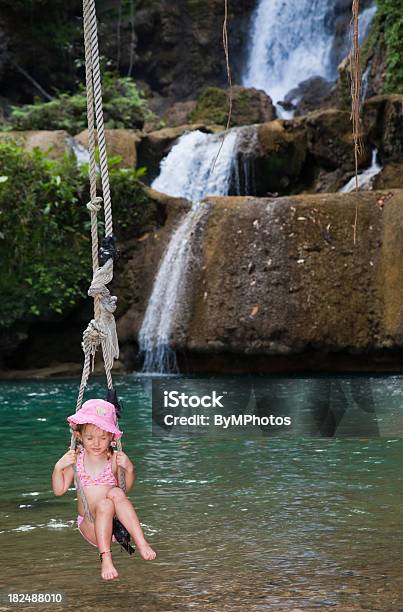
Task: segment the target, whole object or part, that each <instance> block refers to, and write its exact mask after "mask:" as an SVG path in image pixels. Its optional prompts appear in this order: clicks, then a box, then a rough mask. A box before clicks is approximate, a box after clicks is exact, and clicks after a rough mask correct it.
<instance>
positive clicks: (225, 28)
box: [211, 0, 234, 172]
mask: <svg viewBox="0 0 403 612" xmlns="http://www.w3.org/2000/svg"><path fill="white" fill-rule="evenodd" d="M222 43H223V47H224V55H225V66H226V70H227V80H228V87H229V102H228V116H227V124H226V126H225V130H226V131H227V130H228V129H229V127H230V125H231V118H232V105H233V97H234V92H233V87H232V74H231V66H230V63H229V49H228V0H224V21H223V26H222ZM225 137H226V134H224V136H223V139H222V140H221V144H220V147H219V149H218V152H217V155H216V158H215V160H214V162H213V166H212V168H211V172H213V171H214V168H215V165H216V163H217V160H218V157H219V155H220V153H221V149H222V148H223V146H224V140H225Z"/></svg>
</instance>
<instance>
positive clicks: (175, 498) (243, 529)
mask: <svg viewBox="0 0 403 612" xmlns="http://www.w3.org/2000/svg"><path fill="white" fill-rule="evenodd" d="M298 380H299V382H298V384H297V382H296V381H297V379H295V380H293V381H291V379H290V380H289V381H288V382H287V379H284V387H283V391H284V393H285V394H287V389H288V394H289V399H290V400H292V399H293V394H295V397H294V400H295V402H296V403H298V398H299V397H300V396H301V393H303V389H304V385H303V384H302V383H301V380H302V379H298ZM322 380H324V379H322ZM349 381H350V382H349ZM229 382H231V381H230V380H229V379H226V384H228V383H229ZM235 382H236V381H233V384H235ZM252 383H253V387H254V389H255V393H256V402H257V404H258V403H259V401H261V400H262V397H264V396H265V393H266V391H265V383H267V385H266V386H267V388H269V386H270V379H268V378H267V379H266V378H259V379H255V380H253V381H252ZM339 383H340V385H341V386H340V385H339V391H340V389H342V391H343V393H344V394H345V395H346V397H347V396H348V397H350V398H351V397H352V396H353V395H354V394H356V398H357V401H358V400H359V401H360V402H361V405H362V404H363V402H364V397H365V396H368V394H365V393H364V391H363V390H362V388H361V389H357V388H356V389H355V390H354V389H352V387H351V384H350V383H351V380H350V379H340V381H339ZM118 384H119V390H120V394H121V396H122V399H123V403H124V414H123V418H122V421H121V425H122V428H123V430H124V432H125V435H124V445H125V449H126V451H127V453H128V454H129V456H131V457H133V458H134V459H135V462H136V465H137V470H138V483H137V485H136V488H135V492H134V493H133V494H132V495H131V497H132V499H133V501H134V504H135V506H136V507H137V509H138V512H139V515H140V518H141V520H142V522H143V525H144V530H145V532H146V534H147V536H148V537H149V539H150V542H151V544H152V545H153V546H155V548H156V549H157V551H158V558H157V560H156V561H155V562H154V563H148V564H147V563H145V562H143V561H141V560H140V559H139V558H138V557H137V556H136V558H134V559H133V558H129V557H128V556H127V555H126V554H123V553H120V551H119V549H116V553H115V559H116V565H117V568H118V570H119V573H120V579H119V581H116V582H114V583H108V584H103V583H102V582H101V581H100V579H99V576H98V573H99V562H98V561H97V557H96V553H95V552H94V549H92V548H91V547H89V546H88V545H87V544H86V543H85V542H84V540H83V539H82V538H81V537H80V536H79V534H78V532H77V530H76V529H75V525H74V517H75V514H76V510H75V502H74V498H75V492H74V491H71V492H69V493H67V494H66V495H65V496H64V497H59V498H56V497H54V496H53V495H52V493H51V488H50V472H51V469H52V467H53V464H54V462H55V461H56V460H57V458H58V457H59V456H60V455H61V454H62V453H63V452H64V450H65V449H66V447H67V445H68V442H69V434H68V429H67V427H65V418H66V416H67V415H68V414H70V412H71V409H72V406H74V403H75V393H76V390H77V384H76V382H67V381H63V382H57V383H56V382H35V383H34V382H32V383H2V384H1V385H0V396H1V408H0V410H1V411H2V420H1V422H2V431H3V437H2V444H1V446H0V453H1V463H0V465H1V469H2V474H1V476H2V483H3V490H2V496H1V502H0V509H1V523H0V546H1V550H2V555H3V559H4V560H5V563H3V569H2V574H1V577H0V580H1V590H2V592H3V593H4V590H5V589H10V590H12V591H22V590H23V591H26V590H36V591H42V592H49V591H56V592H62V593H63V594H64V595H65V598H66V606H64V607H63V608H60V609H66V608H67V609H71V610H73V609H74V610H75V609H76V608H77V606H80V608H81V609H83V610H93V609H95V608H99V607H101V609H103V607H102V606H103V605H105V607H106V606H107V607H108V609H111V610H142V609H144V610H145V609H146V608H147V609H148V610H165V611H167V610H187V609H196V610H262V609H267V610H296V609H304V610H305V609H306V610H312V609H319V610H322V609H327V608H329V609H330V608H331V609H333V610H343V611H345V610H350V609H351V610H361V609H362V610H397V609H399V603H398V602H399V601H401V592H402V578H401V571H400V570H401V567H402V561H403V553H402V541H401V540H402V537H401V531H400V530H401V503H402V484H403V483H402V473H401V455H402V441H401V440H400V439H397V438H396V439H394V438H393V437H392V436H391V437H390V438H383V439H382V438H375V439H367V438H362V439H356V440H348V439H336V440H334V439H325V438H312V439H308V438H307V439H298V438H288V439H284V438H268V437H265V436H262V437H261V438H260V439H257V438H254V439H248V438H243V439H239V438H235V437H234V438H233V439H231V438H228V437H227V438H226V439H220V440H207V439H205V438H203V437H193V438H187V439H181V440H167V439H162V438H152V437H151V408H150V399H149V390H148V389H149V384H150V383H149V381H145V380H141V379H134V378H131V377H127V378H124V379H123V378H122V379H121V380H120V381H119V383H118ZM318 384H319V383H318ZM323 384H324V383H323V382H321V383H320V385H321V386H322V387H323ZM353 386H354V385H353ZM324 387H325V391H326V388H327V385H326V384H324ZM401 387H402V378H401V377H379V378H373V379H371V388H372V402H373V403H372V408H371V406H370V405H369V404H368V406H367V408H368V410H373V409H376V410H378V409H379V408H382V406H383V407H386V406H388V405H389V406H390V407H391V408H393V409H394V410H395V411H397V410H398V409H399V408H400V406H401V404H402V395H403V392H402V390H401ZM346 389H347V391H346ZM296 390H298V392H297V391H296ZM91 392H92V393H96V394H100V393H102V387H101V386H100V385H99V384H98V383H95V384H94V383H93V385H92V389H91V390H90V393H91ZM331 392H332V393H334V389H333V390H331ZM357 393H358V394H359V393H361V394H363V395H361V397H358V395H357ZM88 396H89V395H88ZM270 397H271V396H270ZM285 399H286V396H284V397H283V401H285ZM271 401H272V400H271ZM278 401H280V400H278ZM291 403H292V401H291ZM364 403H365V402H364ZM389 426H390V424H389V425H388V427H389ZM384 427H385V425H384V423H383V424H381V428H384ZM2 609H3V608H2ZM36 609H38V608H36ZM41 609H45V608H44V607H42V608H41ZM49 609H52V610H55V609H58V608H57V606H53V607H52V608H50V607H49Z"/></svg>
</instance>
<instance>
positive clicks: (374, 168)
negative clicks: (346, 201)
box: [340, 149, 382, 193]
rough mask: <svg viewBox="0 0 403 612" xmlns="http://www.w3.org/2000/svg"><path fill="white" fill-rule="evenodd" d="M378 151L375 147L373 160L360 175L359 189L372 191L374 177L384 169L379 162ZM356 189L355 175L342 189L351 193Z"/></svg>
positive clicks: (341, 190) (343, 191) (342, 191)
mask: <svg viewBox="0 0 403 612" xmlns="http://www.w3.org/2000/svg"><path fill="white" fill-rule="evenodd" d="M377 157H378V151H377V149H373V151H372V161H371V165H370V167H369V168H367V169H366V170H364V172H361V173H360V174H359V175H358V189H359V191H371V189H373V182H374V178H375V177H376V175H377V174H379V173H380V171H381V170H382V166H381V165H380V164H379V163H378V159H377ZM352 191H355V176H353V177H352V178H351V179H350V180H349V181H348V183H346V185H344V187H342V188H341V189H340V192H341V193H351V192H352Z"/></svg>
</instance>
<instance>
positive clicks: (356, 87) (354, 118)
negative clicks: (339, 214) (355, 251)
mask: <svg viewBox="0 0 403 612" xmlns="http://www.w3.org/2000/svg"><path fill="white" fill-rule="evenodd" d="M359 12H360V0H353V4H352V19H351V32H352V48H351V51H350V56H349V58H350V78H351V122H352V128H353V143H354V166H355V190H356V192H357V191H358V162H359V159H360V157H361V155H362V151H363V144H362V136H361V135H362V130H361V82H362V77H361V63H360V43H359V25H358V16H359ZM357 225H358V201H357V202H356V205H355V216H354V226H353V228H354V235H353V240H354V244H356V242H357Z"/></svg>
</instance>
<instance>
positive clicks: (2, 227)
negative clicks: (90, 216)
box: [0, 142, 91, 326]
mask: <svg viewBox="0 0 403 612" xmlns="http://www.w3.org/2000/svg"><path fill="white" fill-rule="evenodd" d="M0 167H1V173H2V176H1V178H0V211H1V213H0V258H1V260H2V262H3V271H2V275H1V280H0V283H1V293H2V295H3V296H4V295H5V296H6V298H7V299H4V300H2V302H1V305H0V326H9V325H11V324H12V323H13V322H14V321H16V320H18V319H21V318H24V317H27V316H28V317H29V316H35V315H39V314H43V313H49V312H54V313H61V312H62V310H63V308H64V307H66V305H73V304H75V303H76V302H77V300H78V298H80V297H82V296H83V295H84V293H83V284H82V283H83V280H84V279H85V278H88V276H89V275H90V272H91V270H90V243H89V239H88V235H87V234H86V232H85V230H84V225H85V221H87V215H86V211H85V208H83V207H82V206H81V205H80V198H79V194H80V187H81V185H80V182H81V181H80V176H79V173H78V172H77V170H76V168H75V163H74V161H73V160H72V159H68V158H67V157H66V158H65V159H64V160H63V161H62V162H55V161H50V160H49V159H46V158H45V157H44V155H43V154H42V153H40V152H39V151H37V150H35V151H34V152H33V153H31V154H28V153H26V152H25V151H24V150H23V149H21V148H20V147H18V146H16V145H15V144H13V143H11V142H6V143H2V144H1V145H0ZM67 245H68V247H67Z"/></svg>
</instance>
